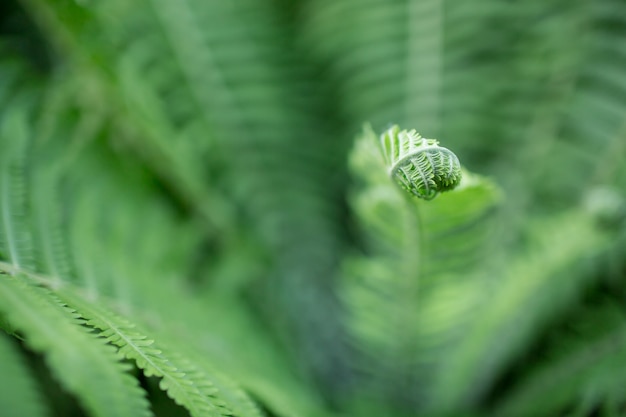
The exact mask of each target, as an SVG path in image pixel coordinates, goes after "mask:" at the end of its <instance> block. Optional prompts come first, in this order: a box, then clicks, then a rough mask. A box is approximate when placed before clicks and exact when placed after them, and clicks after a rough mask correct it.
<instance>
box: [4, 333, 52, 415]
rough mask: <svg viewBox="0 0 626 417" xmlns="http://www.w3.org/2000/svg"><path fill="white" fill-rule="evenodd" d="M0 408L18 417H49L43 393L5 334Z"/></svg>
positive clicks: (20, 355) (19, 353) (20, 354)
mask: <svg viewBox="0 0 626 417" xmlns="http://www.w3.org/2000/svg"><path fill="white" fill-rule="evenodd" d="M0 363H1V364H2V375H3V376H2V382H1V383H0V408H1V409H2V410H11V413H13V414H15V415H18V416H33V417H40V416H47V415H49V414H48V413H47V412H46V410H45V408H44V407H43V399H42V395H41V392H39V389H38V387H37V386H36V384H35V381H34V378H33V375H32V371H31V370H30V369H28V366H27V364H26V361H25V359H24V357H23V355H22V353H21V352H20V351H19V350H18V349H17V347H16V346H15V345H14V342H13V341H11V340H10V339H9V338H8V337H7V336H6V335H5V334H0Z"/></svg>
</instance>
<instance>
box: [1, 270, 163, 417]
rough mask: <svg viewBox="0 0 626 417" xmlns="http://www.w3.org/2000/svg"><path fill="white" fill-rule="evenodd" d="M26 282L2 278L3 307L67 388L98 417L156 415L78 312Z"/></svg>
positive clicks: (134, 382) (29, 344)
mask: <svg viewBox="0 0 626 417" xmlns="http://www.w3.org/2000/svg"><path fill="white" fill-rule="evenodd" d="M24 279H25V277H24V276H22V275H16V276H9V275H5V276H3V277H2V290H1V291H0V301H1V302H0V306H1V307H0V308H2V312H3V314H5V315H6V316H7V317H8V319H9V320H10V322H11V323H12V324H13V325H14V326H15V328H16V329H17V330H18V331H20V332H21V333H23V334H24V337H25V340H26V343H27V344H28V346H29V347H30V348H32V349H33V350H35V351H37V352H41V353H43V354H44V355H45V357H46V362H47V364H48V365H49V366H50V368H51V369H52V370H53V371H54V374H55V376H56V377H57V378H58V380H59V381H60V382H61V383H62V384H63V385H64V386H65V388H67V389H68V390H69V391H70V392H72V393H74V394H75V395H76V396H77V397H78V399H79V400H80V402H81V404H82V405H83V406H84V407H85V409H86V410H88V411H89V412H90V413H91V414H93V415H94V416H120V415H136V416H149V415H151V412H150V411H149V408H148V402H147V401H146V399H145V393H144V392H143V390H142V389H140V388H139V386H138V384H137V381H136V380H134V379H133V378H132V377H131V376H130V375H129V374H127V373H126V372H127V371H128V369H129V367H128V366H127V365H124V364H122V363H121V362H120V357H119V356H118V355H117V354H116V353H115V350H114V349H112V348H111V347H110V346H106V345H105V344H104V343H97V342H96V341H95V340H94V338H95V337H96V336H95V335H92V334H89V333H88V332H87V331H86V330H85V329H81V328H80V326H78V325H79V324H80V321H78V317H77V314H76V313H75V312H74V310H71V309H69V308H67V307H66V306H65V305H64V304H63V303H62V302H60V301H59V300H58V299H57V298H56V297H55V296H54V295H53V294H51V293H50V292H48V291H45V290H43V289H40V288H34V287H32V286H29V285H27V284H26V283H25V282H24Z"/></svg>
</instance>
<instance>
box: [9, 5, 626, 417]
mask: <svg viewBox="0 0 626 417" xmlns="http://www.w3.org/2000/svg"><path fill="white" fill-rule="evenodd" d="M625 116H626V2H624V1H621V0H594V1H591V0H526V1H513V0H508V1H507V0H472V1H462V2H461V1H445V0H361V1H357V0H302V1H293V0H264V1H261V0H221V1H220V0H107V1H101V0H2V3H1V4H0V144H1V147H0V155H3V156H0V158H3V159H2V161H3V164H4V165H3V168H2V171H1V172H2V174H3V175H4V178H9V179H11V178H14V177H15V176H17V177H19V183H20V184H21V185H20V186H19V187H13V188H14V189H15V190H14V191H13V194H3V195H2V197H1V198H2V201H1V204H2V206H3V210H4V211H3V212H6V211H7V210H8V208H7V207H11V209H12V210H13V211H14V212H17V213H21V214H20V216H19V217H20V222H21V223H22V224H23V225H24V230H25V231H27V233H26V232H25V234H24V236H27V235H28V238H27V237H24V239H22V240H20V242H27V241H28V244H27V245H28V246H29V247H30V248H32V254H33V255H32V257H31V258H30V259H25V260H24V262H22V265H23V266H24V267H25V268H28V269H30V270H32V271H36V272H39V273H41V274H44V275H46V276H50V277H53V278H55V279H58V280H62V281H67V282H71V283H73V284H75V285H77V286H79V287H81V288H83V289H85V291H86V292H87V293H89V294H94V295H101V296H106V297H109V298H110V299H112V300H114V301H115V305H116V308H117V311H119V312H120V313H122V314H123V315H125V316H126V317H131V318H133V319H134V320H136V321H138V322H141V323H144V324H145V325H147V326H150V327H151V328H152V329H154V330H155V331H156V332H158V333H159V334H160V335H161V337H162V338H164V339H166V340H171V341H173V344H172V345H175V344H176V343H180V344H182V343H185V344H187V345H189V346H191V348H193V349H195V350H196V351H197V352H198V353H199V354H201V355H203V356H204V357H206V358H207V360H209V361H211V362H212V363H214V365H215V366H216V368H218V369H219V370H220V371H221V372H223V373H224V374H226V375H228V376H229V377H231V378H232V379H233V380H235V381H236V382H237V383H238V384H240V385H241V386H242V387H243V388H244V389H245V390H246V391H247V392H249V393H250V394H251V395H252V396H253V398H255V400H256V401H257V402H258V404H259V406H260V409H261V411H262V412H263V413H265V414H266V415H267V416H303V417H313V416H374V417H384V416H433V417H435V416H437V417H439V416H441V417H445V416H498V417H500V416H509V415H510V416H533V417H540V416H624V415H626V309H625V302H626V262H625V259H624V255H625V254H626V249H625V246H624V244H625V243H626V241H625V239H626V228H625V223H624V221H625V217H626V195H625V186H626V118H625ZM392 123H397V124H399V125H400V126H401V127H403V128H407V129H413V128H414V129H417V131H418V132H420V133H421V134H422V135H423V136H425V137H428V138H437V139H439V140H440V141H441V142H442V145H443V146H445V147H447V148H450V149H452V150H453V151H454V152H455V153H456V154H457V155H458V157H459V159H460V160H461V163H462V164H463V166H464V167H465V168H466V169H468V170H469V171H471V172H473V173H476V174H479V175H480V177H476V178H481V179H480V180H476V181H478V182H477V184H478V185H476V186H475V187H474V188H473V189H472V190H471V191H465V192H459V193H458V194H454V193H455V192H451V193H450V195H449V196H446V195H442V196H441V197H438V199H436V200H434V201H433V202H432V204H431V203H428V202H417V203H416V202H411V203H407V202H406V201H405V200H402V199H397V198H396V197H393V196H392V197H389V198H388V197H386V194H385V192H386V191H383V192H382V194H381V193H379V192H370V191H371V190H372V187H373V185H372V184H378V182H377V181H378V180H377V179H376V178H375V177H377V176H379V175H378V172H379V171H378V166H377V165H376V162H375V160H372V161H370V160H369V159H368V158H369V156H367V155H366V154H367V152H365V153H364V154H363V155H361V154H359V153H358V151H357V150H353V145H354V143H355V138H356V137H358V136H361V135H363V133H362V132H363V126H364V125H365V124H370V125H371V126H372V128H373V130H374V131H375V132H378V133H380V132H382V130H383V129H386V128H387V127H388V126H389V125H390V124H392ZM367 135H368V134H367V133H366V134H365V136H367ZM354 155H357V156H354ZM359 155H360V156H359ZM349 161H351V162H350V163H349ZM383 176H384V175H383ZM370 177H372V178H374V179H372V178H370ZM11 181H13V180H11ZM15 181H18V180H15ZM16 183H17V182H16ZM481 184H482V185H481ZM385 187H388V189H389V190H395V188H394V187H395V186H394V185H393V184H392V183H391V182H389V185H388V186H383V188H384V189H387V188H385ZM470 188H471V187H470ZM416 205H417V206H419V207H418V209H419V210H420V213H421V223H419V224H417V225H416V224H415V221H414V220H411V219H412V218H413V217H411V216H413V215H412V214H411V213H413V212H414V210H415V207H414V206H416ZM409 206H410V208H407V207H409ZM412 210H413V211H412ZM407 219H409V220H407ZM24 244H25V245H26V243H24ZM1 255H2V258H3V259H4V260H6V259H8V258H10V254H9V253H7V252H6V251H4V252H2V253H1ZM183 341H184V342H183ZM19 348H20V349H22V350H24V351H25V352H27V353H26V354H27V355H29V356H28V358H29V359H28V361H29V363H30V366H31V367H32V368H33V372H36V374H37V375H39V377H38V378H39V379H40V381H41V382H40V384H41V391H42V395H43V396H44V397H45V398H47V400H46V401H48V402H49V403H50V404H52V405H51V406H50V407H51V410H53V411H52V412H51V414H52V415H82V414H81V413H82V412H81V410H80V407H79V406H77V405H76V404H75V401H74V400H73V399H72V398H71V395H68V394H65V393H62V392H60V390H59V388H55V386H54V384H53V383H51V382H50V381H52V379H51V378H52V376H50V375H48V374H49V372H48V371H46V369H45V367H43V366H42V364H41V359H40V358H38V357H37V356H36V355H32V354H31V353H28V350H27V349H25V348H24V347H22V346H21V345H20V347H19ZM142 384H143V385H145V387H146V390H147V391H148V393H149V396H150V397H149V398H150V400H151V402H152V403H153V410H154V412H155V414H156V415H163V416H177V415H181V416H184V415H186V414H185V413H186V412H185V410H184V409H182V408H180V407H178V406H176V405H175V404H174V403H173V402H171V400H169V399H168V398H167V397H165V396H164V395H162V394H159V393H158V391H159V390H158V387H157V386H156V385H152V386H151V385H150V383H149V381H148V382H143V383H142Z"/></svg>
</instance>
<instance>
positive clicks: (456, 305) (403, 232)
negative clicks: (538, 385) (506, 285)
mask: <svg viewBox="0 0 626 417" xmlns="http://www.w3.org/2000/svg"><path fill="white" fill-rule="evenodd" d="M350 164H351V167H352V170H353V174H354V176H355V179H356V181H357V182H358V183H360V187H357V190H356V192H355V193H354V194H353V196H352V199H351V202H352V206H353V208H354V210H355V212H356V214H357V216H358V220H359V222H360V226H361V228H362V230H363V232H364V234H365V237H366V238H367V239H366V242H367V245H368V246H367V249H366V250H367V252H370V253H369V256H368V257H365V256H357V257H354V258H353V259H352V260H350V261H348V262H346V264H345V276H344V279H345V281H344V282H343V284H344V285H343V288H342V290H343V294H344V297H345V299H346V302H347V304H348V306H349V309H350V313H351V317H350V322H349V325H350V328H351V330H352V332H353V336H354V337H355V339H356V341H357V343H358V344H359V345H360V351H361V352H362V353H363V355H364V358H363V359H361V361H360V363H359V364H358V365H357V366H359V367H361V368H363V369H364V371H365V372H366V373H368V374H373V379H374V381H376V382H375V383H374V384H373V385H374V386H373V387H369V388H368V389H371V390H372V391H378V392H376V394H374V395H378V396H380V395H381V393H382V395H383V398H382V401H383V402H385V403H387V405H388V406H390V407H395V408H394V409H395V410H398V412H400V410H402V409H405V410H407V411H408V410H415V408H416V407H418V406H423V405H424V404H425V403H428V402H429V401H430V395H431V394H430V392H429V391H430V387H429V385H430V384H431V383H430V382H428V381H431V380H432V379H433V378H434V377H435V375H436V374H437V372H438V370H437V371H435V370H436V369H438V367H440V366H443V365H444V359H443V358H445V357H446V355H441V356H440V357H441V362H435V360H434V359H433V357H434V356H435V352H442V351H447V349H450V348H451V347H452V346H451V345H452V344H453V343H454V341H455V340H456V338H458V337H461V336H462V335H463V324H461V323H464V322H465V321H466V319H467V317H468V315H469V314H470V312H471V311H473V309H475V308H476V301H477V297H476V295H477V294H475V293H473V292H472V291H471V288H472V285H473V283H472V281H473V280H475V279H476V277H477V276H479V274H480V273H481V272H484V271H485V270H486V269H487V268H488V266H489V263H488V262H485V261H484V257H486V256H487V254H488V253H489V241H490V237H491V236H490V233H491V230H490V229H491V228H492V225H491V224H490V222H489V220H488V216H490V215H491V216H493V215H494V209H495V207H496V205H497V203H498V201H499V198H500V196H499V192H498V190H497V189H496V188H495V186H494V185H493V184H491V183H490V182H489V181H488V180H486V179H483V178H481V177H477V176H473V175H471V174H469V173H464V176H463V179H462V180H461V183H460V185H459V186H458V187H457V188H456V189H455V190H453V191H449V192H447V193H444V194H442V195H441V196H440V197H438V198H437V199H435V200H433V201H431V202H423V201H418V199H409V198H407V197H408V195H407V194H406V191H404V190H400V189H397V187H395V186H394V184H393V183H392V179H390V178H389V177H388V176H387V175H386V172H387V169H386V168H385V166H384V163H383V157H382V155H381V154H380V150H379V149H378V147H377V146H376V138H375V137H374V135H373V133H372V132H366V133H365V134H364V135H363V136H362V137H361V138H360V139H359V140H358V141H357V143H356V144H355V149H354V150H353V153H352V155H351V160H350ZM385 397H386V398H385Z"/></svg>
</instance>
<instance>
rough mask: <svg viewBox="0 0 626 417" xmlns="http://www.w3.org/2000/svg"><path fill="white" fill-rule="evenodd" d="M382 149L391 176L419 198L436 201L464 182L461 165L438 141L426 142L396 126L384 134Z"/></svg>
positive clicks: (416, 134)
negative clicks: (440, 195)
mask: <svg viewBox="0 0 626 417" xmlns="http://www.w3.org/2000/svg"><path fill="white" fill-rule="evenodd" d="M380 141H381V146H382V149H383V154H384V156H385V162H386V163H387V167H388V170H389V176H390V177H391V178H393V179H395V180H396V181H397V182H398V184H400V186H401V187H402V188H404V189H405V190H407V191H408V192H410V193H411V194H413V195H414V196H416V197H419V198H423V199H424V200H432V199H433V198H435V197H436V196H437V195H438V194H439V193H440V192H443V191H448V190H452V189H454V188H455V187H456V186H457V185H459V184H460V182H461V163H460V162H459V158H457V156H456V155H455V154H454V153H453V152H452V151H451V150H449V149H447V148H444V147H442V146H439V141H437V140H436V139H425V138H423V137H421V136H420V134H419V133H417V132H416V131H415V129H413V130H400V127H399V126H398V125H394V126H392V127H391V128H390V129H388V130H387V131H386V132H385V133H383V134H382V136H381V138H380Z"/></svg>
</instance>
